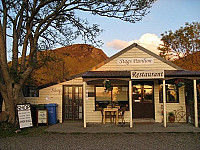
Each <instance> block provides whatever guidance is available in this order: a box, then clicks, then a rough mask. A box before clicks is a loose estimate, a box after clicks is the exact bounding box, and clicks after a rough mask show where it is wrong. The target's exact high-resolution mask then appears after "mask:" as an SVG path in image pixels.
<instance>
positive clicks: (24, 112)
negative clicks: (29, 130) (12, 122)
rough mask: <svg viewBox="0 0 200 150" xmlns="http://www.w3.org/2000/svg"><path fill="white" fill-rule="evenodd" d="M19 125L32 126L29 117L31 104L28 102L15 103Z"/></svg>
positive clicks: (22, 126) (23, 126) (21, 126)
mask: <svg viewBox="0 0 200 150" xmlns="http://www.w3.org/2000/svg"><path fill="white" fill-rule="evenodd" d="M17 112H18V119H19V127H20V128H26V127H32V126H33V122H32V117H31V106H30V104H18V105H17Z"/></svg>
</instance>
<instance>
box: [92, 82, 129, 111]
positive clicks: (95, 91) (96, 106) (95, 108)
mask: <svg viewBox="0 0 200 150" xmlns="http://www.w3.org/2000/svg"><path fill="white" fill-rule="evenodd" d="M96 87H104V86H103V85H95V86H94V92H95V111H99V110H98V109H97V106H96V105H97V92H96ZM113 87H127V88H128V90H127V99H128V100H127V102H128V107H127V111H129V86H128V85H113ZM112 97H113V89H112V90H111V96H110V101H111V99H112Z"/></svg>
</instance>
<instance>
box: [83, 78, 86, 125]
mask: <svg viewBox="0 0 200 150" xmlns="http://www.w3.org/2000/svg"><path fill="white" fill-rule="evenodd" d="M83 124H84V125H83V126H84V128H86V82H85V81H83Z"/></svg>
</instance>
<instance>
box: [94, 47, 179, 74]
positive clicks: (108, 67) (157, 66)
mask: <svg viewBox="0 0 200 150" xmlns="http://www.w3.org/2000/svg"><path fill="white" fill-rule="evenodd" d="M111 58H112V57H111ZM119 58H153V59H154V63H153V64H134V65H119V64H118V63H117V60H118V59H119ZM124 70H175V68H174V67H172V66H170V65H168V64H167V63H164V62H163V61H161V60H159V59H158V58H155V57H153V56H152V55H150V54H148V53H145V52H144V51H142V50H140V49H139V48H137V47H134V48H132V49H130V50H128V51H127V52H125V53H123V54H121V55H120V56H118V57H116V58H114V59H112V60H111V61H109V62H107V63H105V64H104V65H103V66H101V67H99V68H97V69H96V70H95V71H124Z"/></svg>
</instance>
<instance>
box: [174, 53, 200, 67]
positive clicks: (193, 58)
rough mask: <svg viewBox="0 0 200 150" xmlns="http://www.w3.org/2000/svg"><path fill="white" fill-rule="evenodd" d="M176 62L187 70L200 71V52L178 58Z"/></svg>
mask: <svg viewBox="0 0 200 150" xmlns="http://www.w3.org/2000/svg"><path fill="white" fill-rule="evenodd" d="M174 64H176V65H177V66H180V67H181V68H183V69H185V70H194V71H200V52H196V53H194V54H190V55H188V56H186V57H183V58H181V59H177V60H175V61H174Z"/></svg>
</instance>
